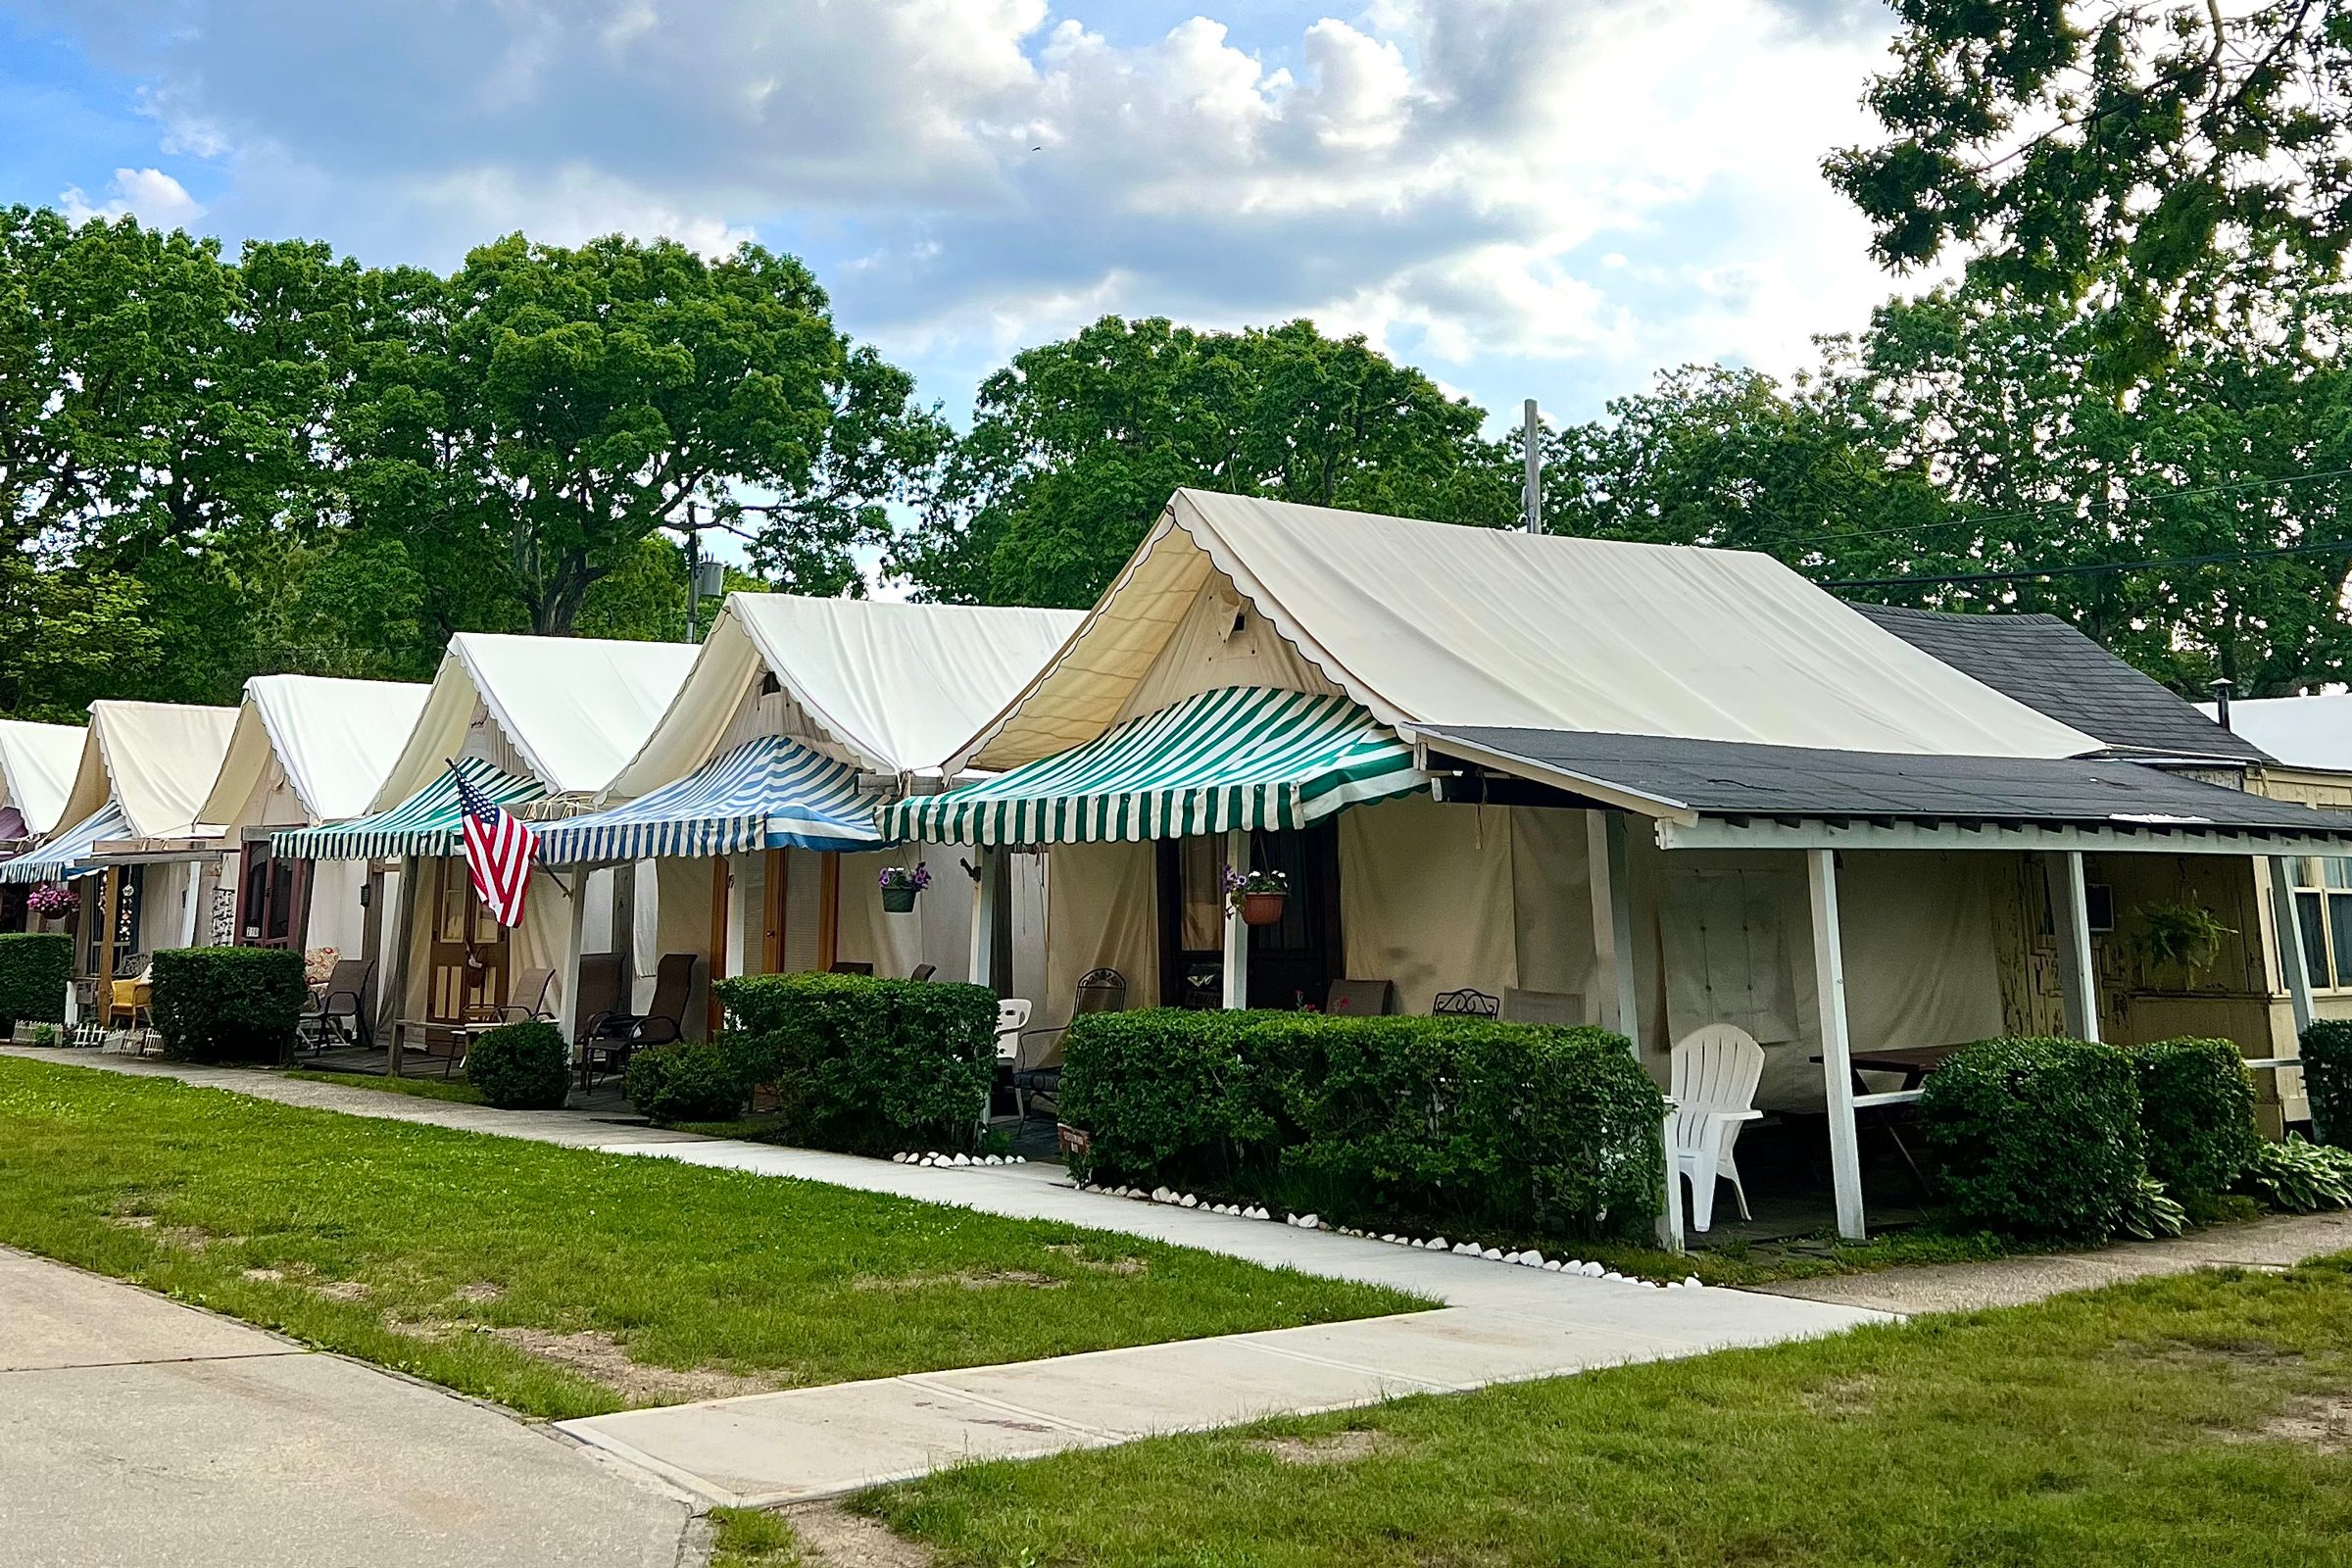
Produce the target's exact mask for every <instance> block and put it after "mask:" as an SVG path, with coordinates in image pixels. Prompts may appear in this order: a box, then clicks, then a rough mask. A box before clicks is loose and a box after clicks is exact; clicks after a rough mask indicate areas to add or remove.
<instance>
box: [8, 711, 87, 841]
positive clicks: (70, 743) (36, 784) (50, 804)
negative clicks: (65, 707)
mask: <svg viewBox="0 0 2352 1568" xmlns="http://www.w3.org/2000/svg"><path fill="white" fill-rule="evenodd" d="M86 739H87V732H86V731H84V730H83V728H82V727H81V726H80V725H78V724H35V723H31V722H29V721H28V720H25V719H22V718H0V806H13V807H15V808H16V809H17V814H18V815H19V816H22V817H23V818H25V827H26V828H27V829H28V830H30V832H31V833H32V834H33V836H34V837H35V838H46V837H47V836H48V835H50V834H52V833H54V832H56V831H57V828H58V820H59V816H60V813H62V812H63V811H64V810H65V809H66V797H67V795H68V794H70V793H71V792H72V791H73V774H74V770H75V769H77V768H78V767H80V766H81V748H82V746H83V744H84V742H85V741H86Z"/></svg>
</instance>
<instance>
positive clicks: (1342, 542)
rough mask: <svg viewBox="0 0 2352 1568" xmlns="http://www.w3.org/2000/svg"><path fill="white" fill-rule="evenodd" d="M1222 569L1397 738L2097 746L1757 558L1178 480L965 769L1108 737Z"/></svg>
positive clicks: (2041, 751)
mask: <svg viewBox="0 0 2352 1568" xmlns="http://www.w3.org/2000/svg"><path fill="white" fill-rule="evenodd" d="M1214 575H1222V576H1223V577H1224V578H1226V579H1227V580H1229V581H1230V582H1231V583H1232V584H1233V586H1234V588H1235V589H1236V590H1237V592H1238V593H1239V595H1240V596H1241V598H1242V599H1243V600H1246V601H1247V602H1248V604H1249V605H1250V607H1251V608H1252V609H1254V610H1255V611H1256V612H1257V613H1258V614H1259V615H1261V616H1262V617H1264V619H1265V620H1266V621H1267V622H1268V623H1269V624H1271V625H1272V626H1273V627H1274V629H1275V631H1276V632H1277V633H1278V634H1280V635H1281V636H1282V637H1283V638H1284V639H1285V640H1286V641H1287V642H1289V643H1290V645H1291V646H1292V647H1294V648H1295V649H1297V650H1298V652H1299V655H1300V657H1301V658H1302V659H1303V660H1304V661H1306V662H1307V663H1308V664H1310V665H1312V666H1313V667H1314V668H1315V669H1317V670H1319V671H1320V672H1321V673H1322V674H1323V675H1324V676H1325V677H1327V678H1328V679H1329V680H1330V681H1331V682H1332V683H1333V684H1334V685H1335V686H1337V687H1338V688H1339V689H1340V690H1342V691H1345V692H1346V693H1347V694H1348V696H1350V697H1352V698H1354V699H1355V700H1356V701H1357V702H1359V703H1361V704H1362V705H1363V706H1364V707H1365V708H1367V709H1369V710H1370V711H1372V713H1373V715H1374V716H1375V717H1377V718H1379V719H1380V720H1381V721H1382V722H1383V723H1386V724H1389V725H1392V726H1394V727H1395V728H1396V729H1397V731H1398V733H1399V734H1401V735H1402V736H1404V738H1406V739H1408V740H1409V739H1411V738H1413V734H1414V729H1413V726H1414V725H1415V724H1416V723H1429V724H1450V725H1511V726H1520V727H1527V728H1539V729H1571V730H1586V731H1591V732H1594V733H1601V734H1633V735H1673V736H1681V737H1687V738H1692V739H1705V740H1724V741H1748V742H1756V743H1761V744H1769V745H1780V746H1804V747H1816V748H1827V749H1831V750H1839V751H1871V752H1906V753H1918V754H1934V753H1942V754H1951V755H1967V756H1985V757H2068V756H2073V755H2076V754H2079V753H2083V752H2090V751H2096V750H2097V749H2098V746H2099V743H2098V742H2097V741H2096V740H2094V739H2092V738H2091V737H2090V736H2087V735H2084V734H2082V733H2081V732H2080V731H2077V730H2074V729H2070V728H2068V727H2067V726H2066V725H2064V724H2061V723H2059V722H2057V721H2056V720H2054V719H2051V718H2048V717H2045V716H2044V715H2042V714H2040V713H2037V712H2035V711H2034V710H2033V709H2030V708H2028V707H2026V706H2025V705H2023V704H2022V703H2018V702H2016V701H2014V700H2012V699H2010V698H2008V697H2005V696H2003V695H2001V694H2000V693H1998V692H1996V691H1993V690H1992V689H1991V688H1990V687H1987V686H1984V685H1981V684H1979V683H1978V682H1976V681H1974V680H1971V679H1970V678H1969V677H1967V676H1966V675H1963V674H1961V673H1960V672H1959V671H1958V670H1956V669H1954V668H1952V667H1951V666H1950V665H1948V664H1945V663H1943V662H1941V661H1939V660H1936V659H1934V658H1931V657H1930V656H1928V655H1926V654H1924V653H1921V652H1920V651H1919V650H1918V649H1916V648H1913V647H1912V646H1911V645H1910V644H1908V643H1906V642H1904V641H1903V640H1902V639H1901V638H1899V637H1896V636H1894V635H1893V634H1891V633H1889V632H1886V631H1883V630H1881V629H1880V628H1879V627H1877V626H1875V625H1873V624H1872V623H1871V622H1870V621H1869V620H1867V619H1865V618H1864V617H1863V616H1862V615H1860V614H1858V613H1855V612H1854V611H1853V610H1852V609H1851V608H1849V607H1848V606H1846V605H1844V604H1841V603H1840V602H1839V601H1838V600H1837V599H1836V598H1834V597H1832V596H1831V595H1830V594H1828V593H1825V592H1823V591H1822V590H1821V589H1820V588H1818V587H1816V586H1815V585H1814V584H1812V583H1810V582H1807V581H1806V580H1805V579H1804V578H1802V577H1800V576H1798V575H1797V574H1796V573H1795V572H1793V571H1791V570H1789V568H1788V567H1787V566H1784V565H1782V564H1780V563H1779V562H1777V561H1774V560H1773V559H1772V558H1770V557H1768V556H1762V555H1755V554H1751V553H1748V552H1744V551H1731V550H1703V549H1696V548H1692V547H1690V546H1678V545H1644V544H1625V543H1618V542H1614V541H1606V540H1594V539H1566V538H1554V537H1546V536H1539V535H1532V534H1525V533H1517V532H1506V531H1501V530H1495V529H1487V528H1467V527H1458V526H1454V525H1450V524H1444V523H1430V522H1413V521H1407V520H1405V519H1402V518H1397V517H1383V516H1375V515H1370V514H1366V513H1355V512H1339V511H1334V510H1331V509H1329V508H1324V507H1300V506H1293V505H1290V504H1287V503H1284V502H1278V501H1260V500H1255V499H1252V498H1250V497H1246V496H1230V495H1222V494H1216V493H1212V492H1206V491H1199V490H1179V491H1177V492H1176V494H1175V495H1174V497H1173V498H1171V499H1170V501H1169V503H1168V508H1167V511H1166V512H1165V513H1163V514H1162V515H1161V516H1160V519H1159V522H1158V524H1157V525H1156V526H1155V527H1154V528H1153V529H1152V533H1151V534H1150V535H1149V536H1148V537H1147V538H1146V539H1145V541H1144V543H1143V545H1142V546H1141V547H1140V548H1139V549H1138V550H1137V552H1136V554H1135V556H1134V558H1133V559H1132V560H1131V561H1129V562H1128V564H1127V566H1126V568H1125V569H1124V570H1123V571H1122V572H1121V573H1120V575H1119V577H1118V580H1117V581H1116V582H1114V583H1113V584H1112V585H1111V588H1110V590H1109V591H1108V592H1107V593H1106V594H1105V595H1104V596H1103V601H1102V603H1101V604H1099V605H1097V606H1096V607H1095V609H1094V610H1093V611H1092V612H1090V613H1089V614H1088V617H1087V620H1086V623H1085V624H1084V626H1083V627H1081V628H1080V630H1079V631H1078V632H1077V634H1076V635H1075V636H1074V637H1072V638H1071V640H1070V642H1069V645H1068V647H1067V648H1066V649H1065V650H1064V651H1063V653H1062V655H1061V657H1060V658H1058V659H1057V660H1055V661H1054V662H1053V664H1052V665H1051V666H1050V667H1048V668H1046V669H1044V670H1043V671H1042V672H1041V673H1040V674H1039V675H1038V676H1037V677H1036V678H1035V679H1034V680H1033V681H1031V682H1030V684H1029V686H1028V688H1027V689H1026V690H1025V691H1023V693H1022V694H1021V696H1020V697H1019V698H1018V699H1016V700H1015V701H1014V702H1013V703H1012V704H1011V705H1009V707H1008V708H1007V709H1006V710H1005V712H1004V713H1003V714H1002V715H1001V716H1000V718H999V719H998V720H997V721H996V722H995V723H993V724H991V725H990V726H988V728H987V729H985V730H983V731H981V732H980V733H979V734H977V735H976V737H975V738H973V739H972V740H971V741H969V742H968V743H966V745H965V746H964V748H963V750H962V752H961V753H960V754H959V755H957V756H956V758H955V759H953V760H954V761H955V762H956V763H957V764H959V765H970V766H975V767H980V768H988V769H1002V768H1007V767H1014V766H1018V765H1019V764H1021V763H1023V762H1027V761H1031V760H1035V759H1037V758H1040V757H1044V756H1048V755H1051V754H1053V753H1055V752H1059V751H1063V750H1066V749H1067V748H1069V747H1072V746H1077V745H1082V744H1084V743H1085V742H1087V741H1090V740H1092V739H1094V738H1095V737H1096V736H1098V735H1100V734H1102V733H1103V731H1104V730H1106V729H1108V728H1109V727H1110V726H1111V724H1112V723H1114V722H1115V721H1116V720H1117V719H1118V718H1119V717H1120V716H1121V714H1122V711H1123V707H1124V705H1125V704H1126V702H1127V700H1128V698H1129V697H1130V695H1131V694H1133V693H1134V691H1135V689H1136V687H1137V685H1138V684H1139V683H1140V682H1141V681H1142V680H1143V678H1144V676H1145V675H1146V674H1147V672H1149V671H1150V670H1151V668H1152V664H1153V663H1154V662H1155V661H1156V660H1157V659H1158V658H1159V656H1160V654H1161V652H1162V650H1163V649H1164V648H1165V647H1166V646H1167V644H1168V641H1169V639H1170V637H1171V635H1172V634H1173V633H1174V631H1175V630H1176V628H1177V627H1178V625H1179V624H1180V623H1181V622H1182V621H1183V620H1184V618H1185V616H1186V614H1187V613H1188V612H1189V611H1190V610H1191V609H1192V606H1193V604H1194V601H1195V600H1196V598H1197V597H1198V596H1199V594H1200V592H1201V587H1202V585H1203V584H1204V583H1206V582H1208V581H1209V580H1210V578H1211V577H1212V576H1214Z"/></svg>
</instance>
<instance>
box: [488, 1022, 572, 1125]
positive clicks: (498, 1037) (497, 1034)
mask: <svg viewBox="0 0 2352 1568" xmlns="http://www.w3.org/2000/svg"><path fill="white" fill-rule="evenodd" d="M466 1082H467V1083H469V1084H471V1085H473V1087H474V1088H475V1089H476V1090H478V1091H480V1093H481V1097H482V1099H483V1101H484V1102H485V1103H489V1104H492V1105H496V1106H498V1107H500V1108H501V1109H503V1110H562V1109H563V1108H564V1101H566V1100H568V1099H569V1098H570V1097H571V1053H570V1052H569V1051H567V1050H565V1049H564V1031H563V1030H561V1029H559V1028H557V1027H556V1026H555V1025H554V1024H552V1023H549V1022H548V1021H547V1020H546V1019H544V1018H526V1019H523V1020H521V1021H519V1022H515V1023H509V1024H501V1025H500V1026H499V1027H497V1028H496V1029H490V1030H485V1031H484V1032H483V1033H481V1034H480V1035H478V1036H476V1037H475V1038H474V1041H473V1044H472V1045H470V1046H468V1047H467V1048H466Z"/></svg>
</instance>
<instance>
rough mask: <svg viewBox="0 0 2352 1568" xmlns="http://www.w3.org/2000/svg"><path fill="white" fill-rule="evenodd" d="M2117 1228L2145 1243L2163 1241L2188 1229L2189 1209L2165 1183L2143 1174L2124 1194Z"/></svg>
mask: <svg viewBox="0 0 2352 1568" xmlns="http://www.w3.org/2000/svg"><path fill="white" fill-rule="evenodd" d="M2116 1228H2117V1229H2118V1230H2119V1231H2122V1232H2123V1233H2124V1234H2126V1235H2129V1236H2136V1237H2138V1238H2139V1239H2140V1240H2141V1241H2143V1242H2155V1241H2162V1240H2163V1239H2164V1238H2166V1237H2168V1236H2178V1235H2180V1233H2181V1232H2182V1231H2185V1230H2187V1229H2188V1210H2187V1209H2185V1208H2183V1207H2181V1206H2180V1203H2179V1202H2177V1201H2174V1199H2173V1197H2172V1195H2171V1194H2169V1193H2167V1192H2166V1191H2165V1190H2164V1183H2162V1182H2160V1181H2158V1180H2157V1179H2156V1178H2155V1177H2153V1176H2142V1177H2140V1178H2139V1180H2137V1181H2135V1182H2133V1183H2132V1184H2131V1192H2130V1194H2129V1195H2127V1196H2126V1197H2125V1199H2124V1212H2123V1217H2122V1218H2121V1219H2120V1220H2118V1221H2117V1224H2116Z"/></svg>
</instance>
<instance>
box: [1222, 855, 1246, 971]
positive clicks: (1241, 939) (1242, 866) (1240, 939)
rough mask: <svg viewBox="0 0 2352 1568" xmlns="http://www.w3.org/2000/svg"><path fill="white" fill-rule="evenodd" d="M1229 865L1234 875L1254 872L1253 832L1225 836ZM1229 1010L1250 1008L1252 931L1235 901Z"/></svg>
mask: <svg viewBox="0 0 2352 1568" xmlns="http://www.w3.org/2000/svg"><path fill="white" fill-rule="evenodd" d="M1225 863H1226V865H1228V866H1230V867H1231V868H1232V869H1233V870H1234V871H1236V872H1238V873H1240V874H1242V875H1245V876H1246V875H1248V874H1249V871H1250V830H1249V829H1248V828H1246V827H1237V828H1229V829H1227V830H1226V833H1225ZM1224 1003H1225V1006H1226V1008H1227V1010H1229V1011H1232V1010H1238V1009H1240V1008H1243V1007H1247V1006H1249V1005H1250V928H1249V927H1248V926H1246V925H1244V924H1242V911H1241V910H1240V909H1239V908H1238V907H1235V904H1234V901H1233V900H1232V899H1227V900H1226V901H1225V996H1224Z"/></svg>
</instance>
